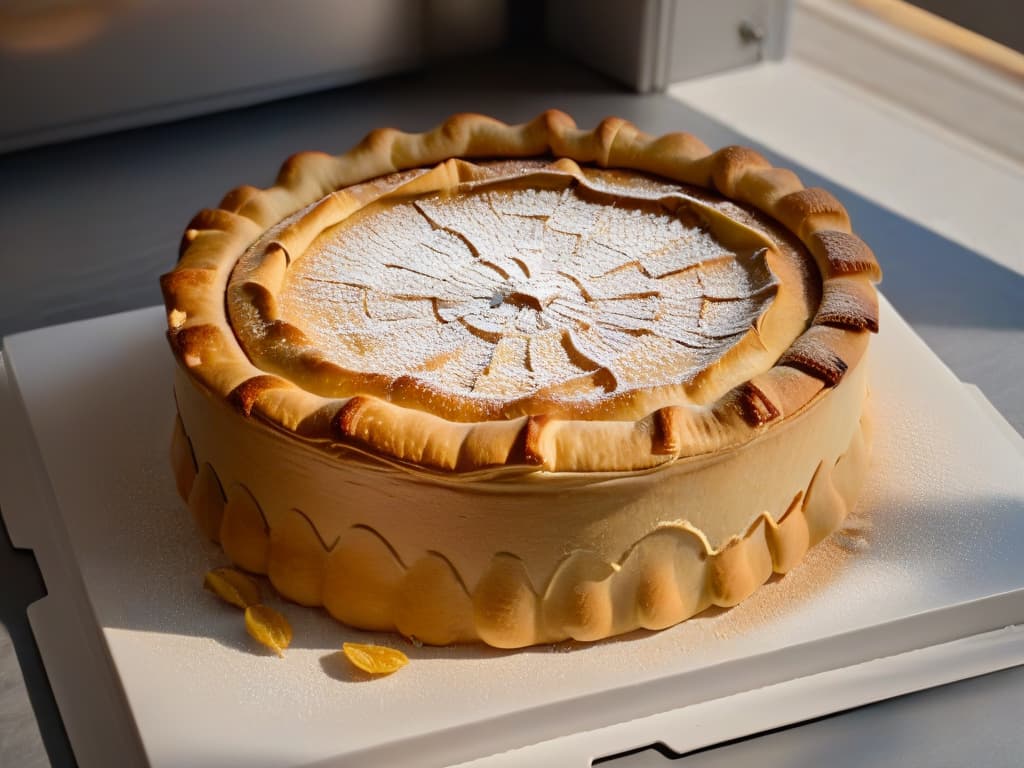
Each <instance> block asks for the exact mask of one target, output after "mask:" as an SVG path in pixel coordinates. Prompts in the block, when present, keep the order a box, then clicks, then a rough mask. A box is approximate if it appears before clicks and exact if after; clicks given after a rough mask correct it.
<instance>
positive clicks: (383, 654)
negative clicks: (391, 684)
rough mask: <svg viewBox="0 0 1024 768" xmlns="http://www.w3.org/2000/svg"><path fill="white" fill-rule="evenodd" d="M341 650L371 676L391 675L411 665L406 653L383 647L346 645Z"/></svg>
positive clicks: (357, 644) (363, 644)
mask: <svg viewBox="0 0 1024 768" xmlns="http://www.w3.org/2000/svg"><path fill="white" fill-rule="evenodd" d="M341 649H342V651H343V652H344V653H345V656H347V657H348V660H349V661H351V662H352V663H353V664H354V665H355V666H357V667H358V668H359V669H361V670H363V672H368V673H369V674H371V675H390V674H391V673H392V672H397V671H398V670H399V669H401V668H402V667H404V666H405V665H406V664H408V663H409V657H408V656H406V655H405V654H404V653H402V652H401V651H399V650H396V649H395V648H388V647H386V646H383V645H368V644H365V643H345V644H344V645H342V647H341Z"/></svg>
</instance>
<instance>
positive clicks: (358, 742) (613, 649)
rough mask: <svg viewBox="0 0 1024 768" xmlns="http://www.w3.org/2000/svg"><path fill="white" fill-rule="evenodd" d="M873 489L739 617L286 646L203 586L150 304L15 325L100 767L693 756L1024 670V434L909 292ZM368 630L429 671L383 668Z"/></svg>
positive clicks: (63, 693) (0, 440) (877, 395)
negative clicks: (510, 645) (650, 627)
mask: <svg viewBox="0 0 1024 768" xmlns="http://www.w3.org/2000/svg"><path fill="white" fill-rule="evenodd" d="M882 324H883V333H882V334H881V335H880V337H879V338H878V340H877V342H876V343H875V345H874V346H873V351H872V361H871V363H872V373H873V375H872V391H873V405H872V407H873V410H874V415H875V423H876V428H875V451H874V456H873V460H872V466H873V472H872V479H871V480H870V482H869V484H868V487H867V488H866V489H865V492H864V495H863V498H862V500H861V503H860V504H859V506H858V508H857V511H856V513H855V515H853V517H852V518H851V519H850V520H849V522H848V525H847V527H846V528H845V529H844V530H843V531H842V532H840V533H839V534H838V535H836V536H834V537H833V538H832V539H830V540H829V541H827V542H826V543H824V544H823V545H821V546H819V547H818V548H817V549H816V550H814V551H813V552H812V553H811V554H810V555H809V557H808V559H807V560H806V561H805V562H804V563H803V564H802V565H801V566H800V567H799V568H798V569H796V570H795V571H794V572H792V573H790V574H789V575H787V576H786V577H785V578H781V579H776V580H774V581H772V582H770V583H769V584H768V585H766V586H765V587H764V588H762V590H760V591H759V592H758V593H757V594H755V595H754V596H753V597H752V598H751V599H749V600H748V601H746V602H744V603H743V604H741V605H740V606H738V607H737V608H734V609H731V610H728V611H716V612H708V613H706V614H704V615H702V616H701V617H699V618H697V619H695V620H691V621H689V622H686V623H684V624H682V625H679V626H677V627H674V628H671V629H669V630H666V631H663V632H659V633H635V634H633V635H630V636H628V637H626V638H623V639H619V640H611V641H606V642H602V643H597V644H593V645H589V646H587V645H578V644H559V645H556V646H545V647H539V648H533V649H527V650H523V651H518V652H502V651H496V650H493V649H487V648H478V647H455V648H427V647H423V648H416V647H413V646H411V645H408V644H406V643H405V642H404V641H403V640H402V639H400V638H398V637H396V636H392V635H387V634H372V633H362V632H358V631H356V630H351V629H348V628H345V627H342V626H340V625H338V624H336V623H334V622H333V621H331V620H330V619H329V618H327V617H326V616H325V615H324V614H322V613H321V612H319V611H313V610H309V609H303V608H299V607H298V606H293V605H290V604H287V603H283V602H280V601H274V604H275V605H277V607H278V608H279V609H280V610H282V611H283V612H284V613H285V614H286V615H287V616H288V618H289V619H290V621H291V622H292V624H293V626H294V628H295V643H294V645H293V647H292V649H290V650H289V652H288V653H287V656H286V658H285V659H283V660H281V659H278V658H276V657H273V656H270V655H267V654H265V653H263V652H262V651H261V650H260V649H258V648H257V647H255V646H254V644H253V643H252V642H251V641H250V640H249V638H248V637H247V635H246V634H245V630H244V628H243V624H242V620H241V617H240V615H239V614H238V613H237V612H235V611H234V610H233V609H231V608H228V607H226V606H224V605H222V604H220V603H219V602H217V601H216V599H214V598H213V597H212V596H210V595H209V594H208V593H205V592H203V590H202V589H201V583H202V576H203V574H204V573H205V571H206V570H207V569H208V568H209V567H211V566H213V565H219V564H223V563H224V562H225V560H224V557H223V555H222V554H220V553H219V551H218V550H217V549H216V547H214V546H212V545H209V544H206V543H204V542H203V541H202V540H201V539H200V537H199V534H198V533H197V532H196V531H195V530H194V526H193V525H192V523H191V520H190V518H189V516H188V513H187V512H186V511H185V509H184V507H183V505H182V504H181V502H179V501H178V499H177V497H176V494H175V492H174V488H173V482H172V480H171V478H170V472H169V470H168V468H167V445H168V440H169V434H170V427H171V422H172V417H173V402H172V398H171V391H170V383H169V382H170V374H171V366H172V362H171V357H170V354H169V352H168V351H167V349H166V345H165V343H164V341H163V339H162V325H163V316H162V312H161V310H159V309H157V308H151V309H147V310H141V311H137V312H131V313H127V314H122V315H115V316H110V317H105V318H99V319H97V320H91V321H85V322H80V323H73V324H70V325H65V326H58V327H54V328H48V329H43V330H39V331H32V332H29V333H24V334H19V335H17V336H13V337H9V338H7V339H6V340H5V359H4V365H5V367H6V376H0V408H2V409H3V411H2V412H0V421H2V423H3V424H4V427H5V429H4V431H3V434H2V435H0V506H2V508H3V512H4V515H5V518H6V522H7V525H8V530H9V533H10V535H11V538H12V541H13V543H14V544H15V545H16V546H20V547H30V548H32V549H34V550H35V553H36V557H37V559H38V561H39V564H40V569H41V571H42V573H43V576H44V579H45V580H46V583H47V587H48V590H49V594H48V596H47V597H46V598H44V599H43V600H42V601H40V602H39V603H36V604H35V605H33V606H32V607H31V608H30V619H31V621H32V624H33V628H34V630H35V632H36V635H37V638H38V640H39V644H40V648H41V652H42V655H43V658H44V662H45V664H46V667H47V672H48V674H49V676H50V680H51V683H52V685H53V688H54V693H55V696H56V698H57V701H58V704H59V706H60V709H61V713H62V716H63V718H64V721H65V725H66V727H67V729H68V734H69V737H70V739H71V742H72V744H73V746H74V749H75V754H76V757H77V759H78V761H79V763H80V764H81V765H82V766H83V768H90V767H91V766H105V765H111V764H118V765H127V764H132V763H133V762H134V763H139V764H144V763H146V762H148V763H149V764H150V765H152V766H155V767H159V768H163V767H164V766H191V765H203V766H210V767H211V768H213V767H215V766H229V765H232V766H233V765H240V764H245V765H247V766H251V767H253V768H255V767H257V766H271V765H273V766H312V765H323V766H348V765H389V766H392V765H393V766H401V765H417V766H421V765H437V766H441V765H448V764H451V763H456V762H459V761H473V765H474V766H498V765H509V766H510V765H520V764H534V765H546V764H555V763H557V764H559V765H566V766H571V765H578V766H586V765H589V764H590V761H591V759H593V758H595V757H600V756H604V755H608V754H613V753H616V752H620V751H624V750H628V749H631V748H635V747H640V746H644V745H647V744H650V743H651V742H653V741H662V742H664V743H665V744H667V745H668V746H670V747H671V748H673V749H675V750H677V751H685V750H686V749H692V748H695V747H697V746H704V745H707V744H711V743H717V742H718V741H721V740H726V739H732V738H737V737H740V736H744V735H747V734H750V733H755V732H758V731H760V730H764V729H765V728H771V727H777V726H778V725H782V724H786V723H791V722H796V721H799V720H802V719H806V718H808V717H815V716H819V715H822V714H827V713H829V712H834V711H838V710H840V709H845V708H848V707H851V706H856V705H859V704H863V703H866V702H870V701H875V700H878V699H881V698H885V697H888V696H893V695H897V694H899V693H904V692H907V691H911V690H917V689H920V688H923V687H928V686H931V685H938V684H941V683H945V682H949V681H951V680H955V679H959V678H962V677H968V676H972V675H977V674H983V673H985V672H989V671H992V670H995V669H1000V668H1005V667H1008V666H1013V665H1016V664H1021V663H1024V631H1021V630H1020V629H1018V628H1016V627H1014V626H1013V625H1016V624H1024V558H1022V557H1021V555H1020V546H1021V542H1022V541H1024V452H1022V451H1021V449H1020V441H1019V438H1017V439H1016V440H1015V438H1016V435H1015V433H1012V431H1011V432H1010V433H1009V434H1007V433H1006V429H1007V427H1006V426H1005V425H1003V426H999V425H997V423H996V422H995V421H993V419H992V416H991V409H990V408H989V409H986V408H985V407H983V406H981V405H979V402H978V400H977V398H976V397H975V396H974V395H972V394H971V393H969V392H968V391H967V390H966V389H965V388H964V387H963V385H962V384H961V383H960V382H959V381H957V379H956V378H955V377H954V376H953V374H952V373H951V372H950V371H949V370H948V369H946V368H945V366H943V365H942V363H941V362H940V361H939V360H938V359H937V358H936V357H935V356H934V355H933V354H932V353H931V352H930V351H929V350H928V349H927V347H926V346H925V345H924V343H923V342H921V341H920V339H918V338H917V337H916V336H915V335H914V334H913V332H912V331H911V330H910V329H909V327H908V326H907V325H906V324H905V323H904V322H903V321H902V320H901V319H900V318H899V317H898V316H897V315H896V313H895V312H894V311H893V310H892V309H891V307H889V306H888V304H886V303H885V302H883V314H882ZM346 640H360V641H364V642H367V641H369V642H381V643H385V644H392V645H396V646H399V647H402V648H403V649H404V650H405V651H406V652H407V653H408V654H409V656H410V658H411V660H412V661H411V663H410V664H409V666H408V667H406V668H405V669H403V670H402V671H401V672H400V673H398V674H396V675H394V676H391V677H388V678H383V679H379V680H372V681H366V680H363V679H362V678H360V677H356V676H355V675H353V674H352V673H351V672H350V670H349V668H348V666H347V664H346V662H345V661H344V659H342V658H341V657H340V656H339V654H338V652H337V649H338V648H340V646H341V644H342V642H344V641H346Z"/></svg>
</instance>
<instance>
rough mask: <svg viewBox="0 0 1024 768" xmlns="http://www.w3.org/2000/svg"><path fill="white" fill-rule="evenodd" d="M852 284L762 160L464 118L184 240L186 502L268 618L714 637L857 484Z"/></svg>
mask: <svg viewBox="0 0 1024 768" xmlns="http://www.w3.org/2000/svg"><path fill="white" fill-rule="evenodd" d="M880 276H881V273H880V270H879V267H878V264H877V262H876V260H875V258H874V255H873V254H872V252H871V250H870V249H869V248H868V247H867V246H866V245H865V244H864V243H863V242H862V241H861V240H860V239H859V238H858V237H857V236H856V235H854V234H852V233H851V230H850V221H849V217H848V216H847V213H846V211H845V210H844V208H843V206H842V205H841V204H840V203H839V202H838V201H837V200H836V199H835V198H834V197H833V196H832V195H831V194H829V193H828V192H826V191H824V190H821V189H805V188H804V187H803V185H802V184H801V183H800V180H799V179H798V178H797V176H796V175H795V174H793V173H792V172H791V171H788V170H783V169H778V168H773V167H771V165H770V164H769V163H768V162H767V161H766V160H765V159H764V158H763V157H761V156H760V155H759V154H758V153H756V152H755V151H753V150H751V149H748V148H744V147H736V146H734V147H726V148H725V149H721V150H718V151H716V152H712V151H710V150H709V149H708V148H707V147H706V146H705V145H704V144H703V143H701V142H700V141H699V140H697V139H696V138H694V137H693V136H690V135H688V134H685V133H674V134H668V135H665V136H661V137H652V136H648V135H646V134H644V133H642V132H641V131H639V130H638V129H637V128H636V127H634V126H633V125H631V124H630V123H628V122H625V121H623V120H620V119H616V118H609V119H607V120H605V121H603V122H602V123H601V124H600V125H598V126H597V128H595V129H594V130H581V129H578V128H577V127H576V125H575V123H574V122H573V121H572V119H571V118H569V117H568V116H567V115H565V114H563V113H561V112H557V111H550V112H546V113H544V114H542V115H540V116H539V117H537V118H536V119H534V120H533V121H531V122H529V123H526V124H523V125H512V126H510V125H505V124H503V123H501V122H498V121H496V120H493V119H491V118H487V117H483V116H480V115H456V116H455V117H452V118H451V119H449V120H448V121H447V122H445V123H444V124H443V125H441V126H439V127H437V128H435V129H434V130H431V131H428V132H426V133H422V134H408V133H401V132H399V131H396V130H391V129H385V130H377V131H374V132H373V133H371V134H370V135H369V136H367V138H366V139H365V140H364V141H363V142H362V143H361V144H359V145H358V146H357V147H355V148H354V149H352V150H351V151H350V152H348V153H346V154H343V155H340V156H337V157H332V156H329V155H325V154H319V153H302V154H299V155H295V156H294V157H292V158H291V159H290V160H289V161H288V162H286V163H285V165H284V167H283V168H282V170H281V172H280V174H279V176H278V178H277V183H276V184H275V185H274V186H272V187H270V188H269V189H265V190H260V189H255V188H252V187H241V188H239V189H236V190H234V191H232V192H230V193H229V194H228V195H227V197H225V198H224V200H223V201H222V202H221V204H220V206H219V207H218V208H215V209H209V210H205V211H202V212H201V213H199V214H198V215H197V216H196V217H195V218H194V219H193V221H192V222H191V224H190V225H189V227H188V229H187V231H186V232H185V236H184V240H183V243H182V256H181V259H180V261H179V263H178V265H177V267H176V268H175V269H174V270H173V271H172V272H170V273H169V274H167V275H164V277H163V279H162V287H163V292H164V297H165V301H166V306H167V320H168V326H169V331H168V338H169V339H170V345H171V348H172V350H173V352H174V355H175V357H176V360H177V367H176V376H175V381H174V390H175V395H176V402H177V407H178V414H179V417H178V419H177V423H176V426H175V430H174V437H173V441H172V462H173V466H174V472H175V477H176V480H177V487H178V490H179V492H180V494H181V496H182V498H184V499H185V500H186V501H187V504H188V506H189V508H190V509H191V511H192V513H193V515H194V517H195V519H196V520H197V522H198V524H199V527H200V528H201V530H202V531H203V532H205V534H206V535H207V536H209V537H210V538H212V539H214V540H216V541H219V542H220V544H221V546H222V547H223V549H224V552H225V553H226V555H227V556H228V557H229V558H230V559H231V560H232V561H233V562H234V563H235V564H237V565H238V566H240V567H241V568H244V569H246V570H249V571H252V572H255V573H260V574H266V575H267V576H268V577H269V579H270V581H271V582H272V583H273V585H274V587H275V588H276V589H277V590H278V591H279V592H280V593H281V594H282V595H284V596H285V597H287V598H289V599H290V600H293V601H295V602H297V603H301V604H303V605H308V606H323V607H324V608H325V609H326V610H327V611H328V612H329V613H330V614H331V615H332V616H334V617H336V618H337V619H339V620H340V621H342V622H345V623H346V624H349V625H351V626H354V627H358V628H362V629H369V630H396V631H398V632H401V633H402V634H404V635H406V636H409V637H413V638H416V639H417V640H419V641H422V642H425V643H431V644H448V643H461V642H474V641H482V642H485V643H488V644H490V645H494V646H499V647H506V648H513V647H522V646H528V645H532V644H536V643H546V642H553V641H558V640H562V639H566V638H574V639H576V640H597V639H601V638H605V637H609V636H612V635H617V634H621V633H625V632H629V631H631V630H634V629H638V628H647V629H661V628H664V627H668V626H670V625H673V624H676V623H677V622H680V621H682V620H683V619H686V618H688V617H690V616H692V615H693V614H695V613H698V612H700V611H702V610H704V609H705V608H707V607H708V606H711V605H717V606H731V605H734V604H736V603H738V602H739V601H741V600H743V599H744V598H746V597H747V596H748V595H750V594H751V593H752V592H753V591H754V590H755V589H756V588H757V587H758V586H759V585H761V584H762V583H764V582H765V581H766V580H767V579H768V578H769V577H770V576H771V575H772V574H773V573H785V572H787V571H789V570H790V569H791V568H793V567H794V566H795V565H797V564H798V563H799V562H800V560H801V558H802V557H803V556H804V553H805V552H806V551H807V550H808V548H809V547H811V546H813V545H814V544H815V543H816V542H818V541H820V540H821V539H822V538H824V537H825V536H827V535H828V534H829V533H831V532H832V531H834V530H835V529H836V528H837V527H838V526H839V525H840V524H841V523H842V521H843V519H844V517H845V515H846V514H847V512H848V510H849V509H850V507H851V505H852V504H853V503H854V500H855V498H856V496H857V492H858V489H859V487H860V485H861V483H862V480H863V478H864V476H865V474H866V471H867V458H868V446H869V428H868V420H867V415H866V413H865V404H866V398H867V379H866V352H867V348H868V342H869V339H870V337H871V335H872V333H873V332H875V331H877V329H878V301H877V295H876V292H875V288H874V283H876V282H877V281H878V280H879V279H880Z"/></svg>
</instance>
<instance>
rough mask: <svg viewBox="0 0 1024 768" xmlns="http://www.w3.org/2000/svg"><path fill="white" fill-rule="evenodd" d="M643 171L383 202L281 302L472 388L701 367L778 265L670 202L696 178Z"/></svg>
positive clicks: (319, 342)
mask: <svg viewBox="0 0 1024 768" xmlns="http://www.w3.org/2000/svg"><path fill="white" fill-rule="evenodd" d="M619 176H621V178H619ZM630 178H631V177H629V176H628V175H623V174H620V175H618V176H615V177H611V176H607V175H600V174H595V179H596V180H595V182H594V184H593V185H591V184H590V183H589V176H588V182H587V183H586V184H577V183H576V182H573V183H569V182H568V181H566V183H565V184H564V185H562V186H561V187H560V188H555V189H551V188H529V187H524V185H523V184H522V182H521V181H520V182H518V183H516V184H514V185H506V186H502V185H492V186H488V187H487V188H486V189H476V190H473V191H469V192H464V193H460V194H455V195H451V194H448V195H443V194H433V195H427V196H423V197H419V198H415V199H411V200H404V201H401V202H397V203H378V204H374V205H371V206H369V207H368V208H366V209H364V210H363V211H361V212H359V213H357V214H356V215H354V216H352V217H351V218H350V219H348V220H347V221H345V222H342V223H341V224H339V225H337V226H335V227H333V228H331V229H328V230H327V231H326V232H324V233H322V234H321V235H320V237H319V238H318V239H317V240H316V241H315V242H314V243H313V244H312V246H311V247H310V248H309V249H308V251H307V252H306V253H305V254H304V255H303V256H302V257H301V259H298V260H296V262H295V263H294V264H293V265H292V267H291V269H290V270H289V274H288V277H287V280H286V284H285V287H284V290H283V291H282V293H281V295H280V297H279V306H280V308H281V314H282V317H283V318H285V319H287V320H289V321H290V322H293V323H295V324H296V325H299V326H300V327H302V328H303V330H304V331H305V332H306V333H307V335H308V336H309V337H310V338H311V339H312V341H313V343H314V344H315V345H316V346H317V347H318V348H319V349H321V350H322V351H323V353H324V354H325V355H326V356H327V357H328V359H330V360H331V361H332V362H334V363H336V364H337V365H339V366H341V367H342V368H345V369H349V370H354V371H363V372H369V373H377V374H381V375H384V376H390V377H398V376H404V375H410V374H411V375H413V376H415V377H416V378H419V379H422V380H424V381H427V382H429V383H430V384H432V385H434V386H435V387H436V388H438V389H441V390H443V391H448V392H452V393H455V394H458V395H461V396H473V395H479V396H488V397H494V396H499V397H520V396H526V395H531V394H536V393H539V392H544V391H549V392H550V391H556V390H557V392H558V393H559V396H560V397H570V398H579V399H583V398H593V397H601V396H603V395H605V394H607V393H608V392H610V391H615V392H621V391H622V390H623V389H632V388H640V387H652V386H660V385H664V384H671V383H682V382H685V381H687V380H689V379H691V378H692V377H693V376H694V375H696V374H697V373H699V372H700V371H702V370H704V369H705V368H706V367H707V366H708V365H710V364H711V363H713V362H714V361H715V360H716V359H718V358H719V357H720V356H721V355H723V354H724V353H725V352H726V351H728V350H729V349H730V348H731V347H732V346H733V345H735V344H736V343H737V342H738V341H739V339H740V338H741V337H742V336H743V335H744V334H745V333H746V332H747V331H748V330H749V328H750V326H751V324H752V322H753V321H754V320H755V318H757V317H758V316H759V315H760V314H762V313H763V312H764V310H765V309H766V307H767V304H768V302H769V301H770V300H771V297H772V296H773V294H774V287H775V281H774V277H773V276H772V274H771V273H770V272H769V270H768V268H767V266H766V264H765V261H764V259H763V253H741V254H737V253H734V252H732V251H730V250H729V249H727V248H726V247H724V246H723V245H722V244H721V243H720V242H719V241H718V240H717V239H716V238H715V237H714V236H713V235H712V233H710V232H709V231H708V230H707V229H706V228H705V227H703V226H702V225H701V224H700V223H699V221H698V220H697V217H696V216H695V215H694V214H693V212H692V211H691V210H690V209H688V208H687V207H686V206H682V207H681V208H680V210H678V211H674V212H673V211H669V210H668V209H666V208H665V207H663V206H661V205H660V204H659V203H658V202H657V198H658V197H660V196H663V195H665V194H666V193H667V192H671V191H676V192H678V191H680V188H678V187H673V186H672V185H669V184H662V183H660V182H658V183H655V182H651V181H650V180H646V179H643V178H642V177H637V178H636V180H635V183H634V181H633V180H630ZM613 180H614V181H613ZM595 190H600V191H595Z"/></svg>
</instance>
